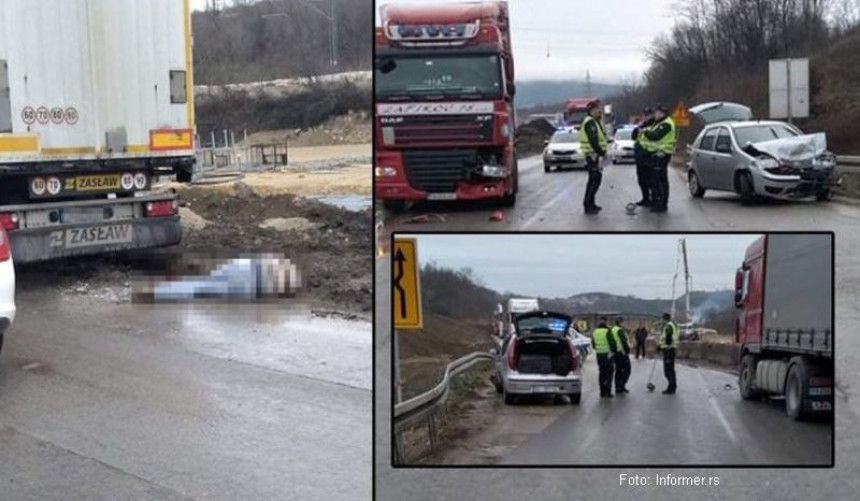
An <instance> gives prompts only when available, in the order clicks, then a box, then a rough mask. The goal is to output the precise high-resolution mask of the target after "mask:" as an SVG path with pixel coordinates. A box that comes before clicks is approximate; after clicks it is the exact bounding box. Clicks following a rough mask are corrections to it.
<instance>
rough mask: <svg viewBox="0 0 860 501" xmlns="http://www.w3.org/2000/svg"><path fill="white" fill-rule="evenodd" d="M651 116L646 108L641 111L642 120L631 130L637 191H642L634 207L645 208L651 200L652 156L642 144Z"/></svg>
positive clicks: (652, 121)
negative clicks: (637, 184) (637, 183)
mask: <svg viewBox="0 0 860 501" xmlns="http://www.w3.org/2000/svg"><path fill="white" fill-rule="evenodd" d="M653 115H654V110H652V109H651V108H650V107H646V108H645V109H644V110H643V111H642V119H641V120H640V121H639V123H638V124H637V125H636V128H634V129H633V134H632V136H631V137H632V139H633V141H634V147H633V155H634V158H635V159H636V180H637V181H638V182H639V189H640V190H642V200H639V201H638V202H636V205H640V206H646V207H648V206H650V205H651V199H652V198H653V189H652V188H651V184H652V182H651V178H652V177H653V176H652V175H651V171H653V170H654V168H653V167H652V166H651V163H652V161H653V155H652V154H651V152H650V151H647V150H646V149H645V148H644V147H643V146H642V144H643V139H645V131H646V130H648V128H650V127H651V126H652V125H654V116H653Z"/></svg>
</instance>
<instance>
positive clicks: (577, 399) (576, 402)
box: [568, 393, 582, 405]
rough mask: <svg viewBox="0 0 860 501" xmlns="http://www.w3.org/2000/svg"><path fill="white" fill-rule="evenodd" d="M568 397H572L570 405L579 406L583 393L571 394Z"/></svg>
mask: <svg viewBox="0 0 860 501" xmlns="http://www.w3.org/2000/svg"><path fill="white" fill-rule="evenodd" d="M568 397H570V405H579V402H580V401H582V393H571V394H570V395H568Z"/></svg>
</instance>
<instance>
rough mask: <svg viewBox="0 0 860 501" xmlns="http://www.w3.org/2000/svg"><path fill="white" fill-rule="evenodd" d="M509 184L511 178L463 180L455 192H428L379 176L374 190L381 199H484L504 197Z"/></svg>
mask: <svg viewBox="0 0 860 501" xmlns="http://www.w3.org/2000/svg"><path fill="white" fill-rule="evenodd" d="M509 184H510V180H509V179H501V180H498V181H488V182H483V183H463V182H461V183H459V184H458V185H457V190H456V191H455V192H453V193H428V192H426V191H420V190H416V189H414V188H413V187H411V186H409V184H407V183H402V182H393V183H392V182H385V181H382V180H380V179H379V178H377V179H376V183H375V189H374V191H375V194H376V198H378V199H380V200H406V201H418V200H484V199H490V198H502V197H504V196H505V194H506V193H507V191H508V190H509V186H508V185H509Z"/></svg>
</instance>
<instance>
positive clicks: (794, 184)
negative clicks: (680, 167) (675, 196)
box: [687, 110, 838, 203]
mask: <svg viewBox="0 0 860 501" xmlns="http://www.w3.org/2000/svg"><path fill="white" fill-rule="evenodd" d="M691 111H692V110H691ZM689 153H690V160H689V165H688V171H687V179H688V183H689V188H690V194H691V195H692V196H694V197H697V198H700V197H703V196H704V195H705V192H706V191H707V190H716V191H729V192H735V193H738V194H739V195H740V196H741V201H742V202H743V203H750V202H752V201H754V200H755V199H756V198H757V197H768V198H777V199H783V200H796V199H802V198H812V197H814V198H815V199H816V200H820V201H824V200H829V199H830V198H831V194H832V188H833V186H835V185H837V184H838V179H836V175H835V167H836V157H835V156H834V155H833V154H832V153H831V152H829V151H828V150H827V139H826V136H825V135H824V134H823V133H821V134H808V135H804V134H803V133H802V132H801V131H800V130H799V129H797V128H796V127H794V126H792V125H789V124H787V123H785V122H778V121H763V120H762V121H751V120H738V121H731V119H728V120H726V119H723V120H721V121H718V122H714V123H710V124H708V125H706V126H705V127H704V128H703V129H702V131H701V133H699V135H698V136H697V137H696V139H695V141H694V142H693V143H692V145H691V146H690V148H689Z"/></svg>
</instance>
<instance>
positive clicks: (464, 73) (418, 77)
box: [374, 55, 502, 100]
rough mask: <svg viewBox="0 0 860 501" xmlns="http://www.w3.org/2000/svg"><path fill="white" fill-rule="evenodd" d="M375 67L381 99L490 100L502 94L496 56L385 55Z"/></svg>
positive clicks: (375, 81) (500, 76)
mask: <svg viewBox="0 0 860 501" xmlns="http://www.w3.org/2000/svg"><path fill="white" fill-rule="evenodd" d="M375 63H376V64H374V78H375V79H374V90H375V93H376V97H377V99H381V100H398V99H401V100H405V99H413V100H422V99H426V100H433V99H446V98H455V99H489V98H495V97H499V96H500V95H501V94H502V75H501V72H502V70H501V63H500V59H499V56H497V55H474V56H426V57H416V56H386V57H380V58H377V59H376V61H375Z"/></svg>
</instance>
